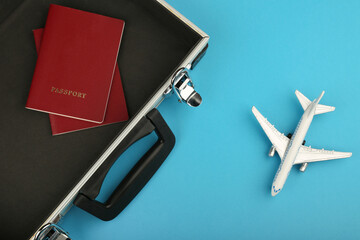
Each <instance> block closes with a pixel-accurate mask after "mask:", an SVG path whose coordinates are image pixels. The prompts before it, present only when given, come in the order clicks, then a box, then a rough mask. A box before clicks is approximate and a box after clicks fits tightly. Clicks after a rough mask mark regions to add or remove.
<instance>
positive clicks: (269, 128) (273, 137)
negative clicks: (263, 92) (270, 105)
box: [252, 107, 290, 159]
mask: <svg viewBox="0 0 360 240" xmlns="http://www.w3.org/2000/svg"><path fill="white" fill-rule="evenodd" d="M252 112H253V113H254V115H255V117H256V119H257V120H258V122H259V123H260V125H261V127H262V128H263V130H264V132H265V133H266V135H267V136H268V138H269V140H270V141H271V143H272V144H273V145H274V147H275V148H276V151H277V152H278V154H279V156H280V158H281V159H282V158H283V156H284V153H285V150H286V147H287V145H288V144H289V141H290V139H289V138H288V137H286V136H285V135H284V134H283V133H280V132H279V131H278V130H277V129H276V128H275V127H274V126H273V125H271V123H270V122H269V121H268V120H267V119H266V118H264V116H263V115H261V113H260V112H259V111H258V110H257V109H256V108H255V107H252Z"/></svg>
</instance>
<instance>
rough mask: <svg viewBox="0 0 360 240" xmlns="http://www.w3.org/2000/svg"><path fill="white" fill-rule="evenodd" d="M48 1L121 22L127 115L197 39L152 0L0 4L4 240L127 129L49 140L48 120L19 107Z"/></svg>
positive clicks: (27, 233) (34, 224) (50, 204)
mask: <svg viewBox="0 0 360 240" xmlns="http://www.w3.org/2000/svg"><path fill="white" fill-rule="evenodd" d="M50 3H56V4H60V5H64V6H68V7H73V8H78V9H82V10H86V11H90V12H95V13H99V14H103V15H107V16H110V17H115V18H120V19H123V20H125V22H126V26H125V30H124V36H123V40H122V44H121V49H120V53H119V59H118V63H119V68H120V72H121V76H122V81H123V87H124V91H125V97H126V99H127V105H128V110H129V115H130V118H131V117H134V116H135V114H136V113H137V112H138V111H139V110H140V109H141V108H142V106H143V105H144V104H145V103H146V102H147V101H148V99H149V98H150V97H151V96H152V95H153V94H154V93H155V92H156V90H157V89H158V88H159V87H160V86H162V84H164V80H165V79H166V78H168V77H169V75H170V74H171V73H172V72H173V71H174V70H175V69H176V68H177V66H178V65H179V64H180V62H181V61H182V60H183V59H184V58H185V57H186V56H187V55H188V54H189V52H190V51H191V50H192V48H193V47H194V45H196V43H197V42H198V41H199V40H200V39H201V36H199V35H198V34H197V33H195V32H194V31H193V30H191V29H190V28H188V27H186V26H185V24H184V23H182V22H181V21H179V20H178V19H177V18H175V17H174V15H172V14H170V13H169V12H168V11H167V10H166V9H164V8H163V7H162V6H161V5H159V4H158V3H157V2H156V1H146V0H144V1H142V0H107V1H96V0H90V1H89V0H88V1H85V0H77V1H44V0H43V1H40V0H26V1H23V2H22V3H20V5H18V4H19V1H14V3H13V4H4V5H3V7H2V6H0V9H1V11H0V13H1V16H0V46H1V47H0V76H1V79H0V83H1V87H0V103H1V114H0V131H1V138H0V166H1V174H0V192H1V196H0V206H1V211H0V230H1V238H4V239H27V238H30V237H31V235H32V234H33V233H34V231H36V229H37V228H38V227H39V226H40V225H41V224H42V223H43V221H45V219H46V218H47V217H48V215H49V214H50V213H51V212H52V211H53V210H54V209H55V208H56V206H57V205H58V204H59V202H60V201H61V200H62V199H63V198H64V197H65V196H66V195H67V194H68V193H69V191H70V190H71V189H72V188H73V187H74V185H75V184H76V183H77V182H78V181H79V180H80V179H81V177H82V176H83V175H84V174H85V173H86V171H87V170H88V169H89V167H91V166H92V164H93V163H94V162H95V161H96V159H97V157H98V156H99V155H100V154H101V153H102V152H103V151H104V149H106V147H107V146H108V144H109V143H110V142H111V140H112V139H113V138H114V137H115V136H117V135H118V133H119V132H121V130H122V129H124V127H125V126H126V124H127V123H118V124H113V125H109V126H104V127H99V128H94V129H90V130H84V131H79V132H75V133H70V134H65V135H61V136H56V137H53V136H51V130H50V124H49V117H48V115H47V114H44V113H40V112H35V111H31V110H26V109H25V103H26V100H27V96H28V92H29V87H30V84H31V79H32V74H33V71H34V67H35V63H36V57H37V54H36V49H35V44H34V40H33V35H32V30H33V29H37V28H41V27H43V26H44V23H45V20H46V16H47V11H48V7H49V4H50ZM1 4H3V3H1ZM17 5H18V6H17Z"/></svg>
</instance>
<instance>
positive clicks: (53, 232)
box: [34, 223, 71, 240]
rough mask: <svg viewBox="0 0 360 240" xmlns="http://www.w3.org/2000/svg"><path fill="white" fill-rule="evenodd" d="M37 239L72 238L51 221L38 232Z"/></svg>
mask: <svg viewBox="0 0 360 240" xmlns="http://www.w3.org/2000/svg"><path fill="white" fill-rule="evenodd" d="M34 239H35V240H71V238H70V237H69V236H68V233H67V232H65V230H63V229H62V228H61V227H59V226H58V225H56V224H53V223H49V224H46V225H45V226H43V227H42V228H41V229H40V230H39V232H38V233H37V234H36V236H35V238H34Z"/></svg>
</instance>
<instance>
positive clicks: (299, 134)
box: [271, 101, 318, 196]
mask: <svg viewBox="0 0 360 240" xmlns="http://www.w3.org/2000/svg"><path fill="white" fill-rule="evenodd" d="M317 104H318V101H314V102H312V103H311V104H310V105H309V107H308V108H307V109H306V110H305V112H304V114H303V115H302V117H301V119H300V121H299V123H298V125H297V127H296V129H295V132H294V134H293V135H292V137H291V139H290V142H289V145H288V146H287V148H286V151H285V154H284V157H283V160H282V161H281V163H280V166H279V169H278V170H277V172H276V175H275V178H274V181H273V184H272V187H271V195H272V196H275V195H277V194H278V193H279V192H280V191H281V189H282V188H283V186H284V184H285V182H286V179H287V177H288V176H289V173H290V171H291V168H292V166H293V164H294V162H295V159H296V156H297V155H298V152H299V149H300V147H301V145H302V143H303V141H304V139H305V136H306V133H307V131H308V129H309V127H310V125H311V122H312V120H313V118H314V115H315V109H316V105H317Z"/></svg>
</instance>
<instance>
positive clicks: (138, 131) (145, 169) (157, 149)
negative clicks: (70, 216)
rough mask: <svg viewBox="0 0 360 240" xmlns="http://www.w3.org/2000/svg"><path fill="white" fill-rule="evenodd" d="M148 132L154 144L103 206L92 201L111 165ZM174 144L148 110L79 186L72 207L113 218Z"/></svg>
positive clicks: (161, 121) (155, 114)
mask: <svg viewBox="0 0 360 240" xmlns="http://www.w3.org/2000/svg"><path fill="white" fill-rule="evenodd" d="M152 131H155V132H156V134H157V136H158V140H157V142H156V143H155V144H154V145H153V146H152V147H151V148H150V149H149V150H148V151H147V152H146V153H145V154H144V155H143V156H142V157H141V159H140V160H139V161H138V162H137V163H136V164H135V166H134V167H133V168H132V169H131V170H130V172H129V173H128V174H127V175H126V177H125V178H124V179H123V180H122V181H121V183H120V184H119V185H118V186H117V188H116V189H115V191H114V192H113V193H112V194H111V196H110V197H109V199H108V200H107V201H106V202H105V203H102V202H99V201H97V200H95V198H96V197H97V195H98V194H99V192H100V188H101V185H102V183H103V181H104V178H105V177H106V174H107V173H108V171H109V169H110V168H111V166H112V165H113V163H114V162H115V161H116V160H117V159H118V158H119V156H120V155H121V154H122V153H123V152H124V151H125V150H126V149H127V148H128V147H129V146H131V145H132V144H133V143H134V142H136V141H137V140H139V139H141V138H143V137H145V136H147V135H149V134H150V133H151V132H152ZM174 145H175V136H174V134H173V133H172V131H171V130H170V128H169V127H168V125H167V124H166V122H165V120H164V119H163V118H162V116H161V114H160V113H159V111H158V110H157V109H153V110H151V111H150V112H149V113H148V114H147V115H146V117H143V118H142V119H141V120H140V122H139V123H138V124H137V125H136V126H135V127H134V128H133V129H132V130H131V132H130V133H129V134H128V135H127V136H126V137H125V138H124V140H123V141H122V143H121V144H119V146H118V147H117V148H116V149H115V150H114V151H113V152H112V153H111V154H110V156H109V157H108V158H107V159H106V160H105V162H104V163H103V164H102V165H101V167H100V168H98V170H97V171H96V172H95V173H94V175H93V176H92V177H91V178H90V179H89V181H88V182H87V183H86V184H85V185H84V186H83V188H82V189H81V190H80V192H79V194H78V195H77V197H76V198H75V200H74V205H76V206H78V207H79V208H81V209H83V210H85V211H86V212H88V213H90V214H92V215H94V216H95V217H97V218H100V219H102V220H104V221H109V220H112V219H114V218H115V217H116V216H117V215H118V214H119V213H120V212H121V211H122V210H124V208H125V207H126V206H127V205H128V204H129V203H130V202H131V201H132V200H133V199H134V198H135V196H136V195H137V194H138V193H139V192H140V191H141V189H142V188H143V187H144V186H145V185H146V183H147V182H148V181H149V180H150V178H151V177H152V176H153V175H154V174H155V172H156V171H157V170H158V169H159V168H160V166H161V164H162V163H163V162H164V161H165V159H166V157H167V156H168V155H169V153H170V152H171V150H172V149H173V147H174Z"/></svg>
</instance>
